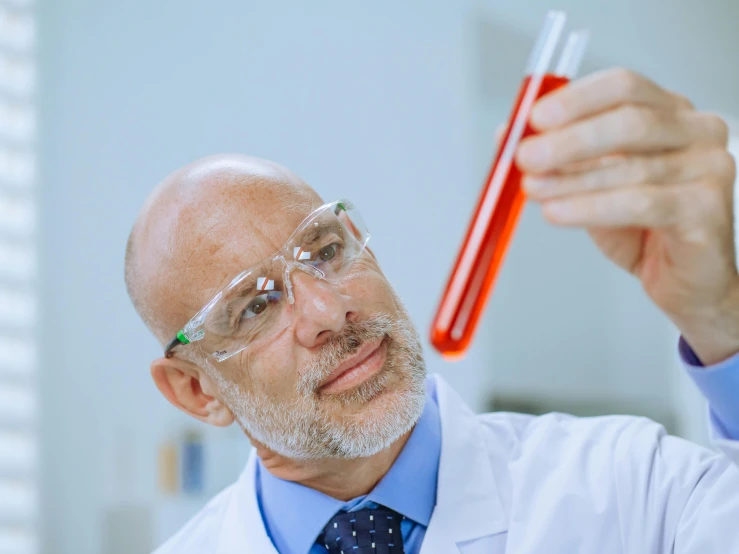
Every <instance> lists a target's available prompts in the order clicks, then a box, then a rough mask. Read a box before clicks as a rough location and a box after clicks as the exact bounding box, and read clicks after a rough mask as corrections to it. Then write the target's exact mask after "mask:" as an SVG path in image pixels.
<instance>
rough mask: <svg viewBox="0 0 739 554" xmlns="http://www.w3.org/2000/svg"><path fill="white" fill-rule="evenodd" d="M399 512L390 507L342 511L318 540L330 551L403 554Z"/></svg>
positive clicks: (357, 553)
mask: <svg viewBox="0 0 739 554" xmlns="http://www.w3.org/2000/svg"><path fill="white" fill-rule="evenodd" d="M402 520H403V516H401V515H400V514H399V513H398V512H395V511H393V510H389V509H388V508H382V507H380V508H376V509H365V510H357V511H356V512H339V513H338V514H336V515H335V516H334V517H332V518H331V521H329V522H328V524H327V525H326V527H324V529H323V531H322V532H321V534H320V535H319V536H318V540H317V541H316V542H317V543H318V544H320V545H321V546H324V547H325V548H326V550H328V552H329V554H403V535H402V534H401V531H400V522H401V521H402Z"/></svg>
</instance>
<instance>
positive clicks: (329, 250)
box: [318, 243, 337, 262]
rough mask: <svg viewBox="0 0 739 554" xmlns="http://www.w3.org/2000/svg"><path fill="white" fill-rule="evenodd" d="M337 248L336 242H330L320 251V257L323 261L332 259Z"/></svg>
mask: <svg viewBox="0 0 739 554" xmlns="http://www.w3.org/2000/svg"><path fill="white" fill-rule="evenodd" d="M336 250H337V245H336V243H334V244H329V245H328V246H324V247H323V248H321V249H320V250H319V251H318V259H319V260H321V261H322V262H328V261H331V260H333V259H334V257H335V256H336Z"/></svg>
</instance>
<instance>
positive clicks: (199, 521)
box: [157, 376, 739, 554]
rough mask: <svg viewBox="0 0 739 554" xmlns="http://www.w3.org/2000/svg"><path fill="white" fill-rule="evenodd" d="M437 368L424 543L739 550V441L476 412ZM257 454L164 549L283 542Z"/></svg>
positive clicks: (452, 551)
mask: <svg viewBox="0 0 739 554" xmlns="http://www.w3.org/2000/svg"><path fill="white" fill-rule="evenodd" d="M434 379H435V381H436V391H437V398H438V401H439V410H440V414H441V425H442V447H441V459H440V463H439V483H438V491H437V505H436V508H435V510H434V513H433V516H432V518H431V522H430V524H429V527H428V530H427V531H426V536H425V538H424V541H423V547H422V549H421V554H458V553H459V554H503V553H506V554H596V553H597V554H641V553H643V554H668V553H670V554H673V553H674V554H710V553H717V554H739V467H737V465H735V464H739V443H735V442H733V441H717V446H718V447H719V448H721V449H722V450H723V451H724V452H725V454H726V455H718V454H716V453H714V452H712V451H709V450H706V449H703V448H701V447H698V446H695V445H693V444H691V443H688V442H686V441H683V440H681V439H678V438H675V437H670V436H667V435H666V434H665V433H664V430H663V429H662V427H660V426H659V425H657V424H655V423H653V422H651V421H649V420H647V419H643V418H634V417H623V416H612V417H599V418H584V419H580V418H574V417H571V416H565V415H561V414H550V415H546V416H542V417H531V416H525V415H517V414H509V413H492V414H486V415H482V416H476V415H474V414H473V413H472V412H471V411H470V410H469V409H468V408H467V406H465V404H464V403H463V402H462V400H461V399H460V398H459V396H458V395H457V394H456V392H454V391H453V390H452V389H451V388H450V387H449V385H447V384H446V383H445V382H444V381H443V380H442V379H441V378H440V377H438V376H435V377H434ZM730 459H733V460H734V463H732V462H731V461H730ZM255 462H256V458H255V456H254V455H253V454H252V456H251V458H250V459H249V461H248V463H247V465H246V468H245V470H244V472H243V473H242V475H241V477H240V478H239V480H238V481H237V482H236V483H234V484H233V485H231V486H230V487H229V488H227V489H226V490H224V491H223V492H222V493H221V494H220V495H218V496H217V497H216V498H214V499H213V500H212V501H211V502H210V503H209V504H208V505H207V506H206V507H205V508H204V509H203V510H202V511H201V512H200V513H199V514H198V515H197V516H195V518H193V520H192V521H190V522H189V523H188V524H187V525H186V526H185V527H184V528H183V529H182V530H181V531H180V532H179V533H178V534H177V535H175V536H174V537H173V538H172V539H171V540H170V541H169V542H168V543H166V544H165V545H164V546H163V547H162V548H161V549H159V550H158V551H157V554H169V553H172V554H206V553H208V554H211V553H215V554H277V551H276V550H275V548H274V546H272V543H271V542H270V539H269V537H268V536H267V534H266V532H265V529H264V524H263V523H262V518H261V515H260V512H259V507H258V505H257V498H256V495H255V490H254V469H255Z"/></svg>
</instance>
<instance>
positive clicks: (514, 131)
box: [431, 11, 588, 360]
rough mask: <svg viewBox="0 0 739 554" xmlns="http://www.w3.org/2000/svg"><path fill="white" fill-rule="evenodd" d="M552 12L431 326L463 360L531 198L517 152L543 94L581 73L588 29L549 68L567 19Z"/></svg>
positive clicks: (435, 338)
mask: <svg viewBox="0 0 739 554" xmlns="http://www.w3.org/2000/svg"><path fill="white" fill-rule="evenodd" d="M566 19H567V17H566V15H565V14H564V13H563V12H561V11H550V12H549V13H548V14H547V17H546V20H545V22H544V26H543V27H542V30H541V32H540V33H539V37H538V39H537V41H536V43H535V44H534V48H533V49H532V52H531V55H530V57H529V62H528V65H527V67H526V72H525V77H524V80H523V83H522V84H521V87H520V90H519V93H518V97H517V99H516V103H515V104H514V107H513V111H512V114H511V117H510V119H509V121H508V128H507V131H506V134H505V137H504V138H503V140H502V142H501V146H500V149H499V150H498V154H497V156H496V158H495V161H494V162H493V165H492V168H491V169H490V173H489V175H488V178H487V181H486V183H485V186H484V187H483V191H482V195H481V196H480V199H479V201H478V205H477V208H476V210H475V213H474V217H473V219H472V222H471V223H470V226H469V228H468V230H467V235H466V237H465V240H464V243H463V245H462V247H461V249H460V252H459V255H458V257H457V261H456V263H455V265H454V268H453V270H452V273H451V276H450V278H449V281H448V283H447V286H446V289H445V291H444V295H443V297H442V299H441V302H440V303H439V307H438V310H437V313H436V317H435V318H434V321H433V325H432V329H431V344H432V345H433V346H434V348H436V350H438V351H439V352H440V353H441V354H442V355H443V356H444V357H445V358H448V359H452V360H454V359H459V358H461V357H462V356H463V355H464V353H465V352H466V350H467V348H468V347H469V345H470V343H471V341H472V337H473V335H474V332H475V329H476V328H477V324H478V322H479V319H480V316H481V315H482V312H483V309H484V307H485V304H486V303H487V300H488V297H489V296H490V293H491V291H492V287H493V283H494V281H495V277H496V275H497V274H498V271H499V269H500V267H501V265H502V262H503V258H504V256H505V253H506V250H507V248H508V244H509V242H510V240H511V236H512V233H513V230H514V228H515V227H516V224H517V222H518V220H519V218H520V215H521V210H522V208H523V204H524V201H525V199H526V198H525V194H524V191H523V189H522V188H521V173H520V172H519V170H518V169H517V167H516V166H515V163H514V156H515V153H516V149H517V148H518V145H519V143H520V142H521V139H522V138H524V137H526V136H529V135H531V134H533V133H534V131H533V129H531V127H530V126H529V124H528V120H529V115H530V113H531V108H532V107H533V105H534V103H535V102H536V100H537V99H539V98H540V97H542V96H543V95H545V94H547V93H548V92H551V91H553V90H555V89H557V88H559V87H561V86H563V85H565V84H567V83H568V82H569V81H570V80H571V79H572V78H574V76H575V75H576V74H577V70H578V68H579V66H580V62H581V61H582V57H583V54H584V52H585V46H586V45H587V41H588V33H587V31H576V32H572V33H570V35H569V37H568V39H567V42H566V44H565V46H564V48H563V50H562V54H561V55H560V59H559V63H558V64H557V67H556V69H555V70H554V72H549V67H550V64H551V61H552V58H553V56H554V52H555V50H556V47H557V45H558V43H559V39H560V36H561V34H562V31H563V29H564V25H565V22H566Z"/></svg>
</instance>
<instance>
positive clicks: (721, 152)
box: [711, 148, 736, 185]
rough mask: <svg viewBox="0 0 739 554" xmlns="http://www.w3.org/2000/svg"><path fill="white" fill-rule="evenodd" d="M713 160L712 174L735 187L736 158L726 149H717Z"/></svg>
mask: <svg viewBox="0 0 739 554" xmlns="http://www.w3.org/2000/svg"><path fill="white" fill-rule="evenodd" d="M711 158H712V159H711V169H712V172H713V173H715V174H716V175H717V176H719V177H720V178H722V179H723V180H726V181H727V182H729V183H731V184H732V185H733V183H734V180H735V179H736V160H735V159H734V156H732V155H731V154H730V153H729V151H728V150H726V149H724V148H716V149H715V150H714V151H713V154H712V156H711Z"/></svg>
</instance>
